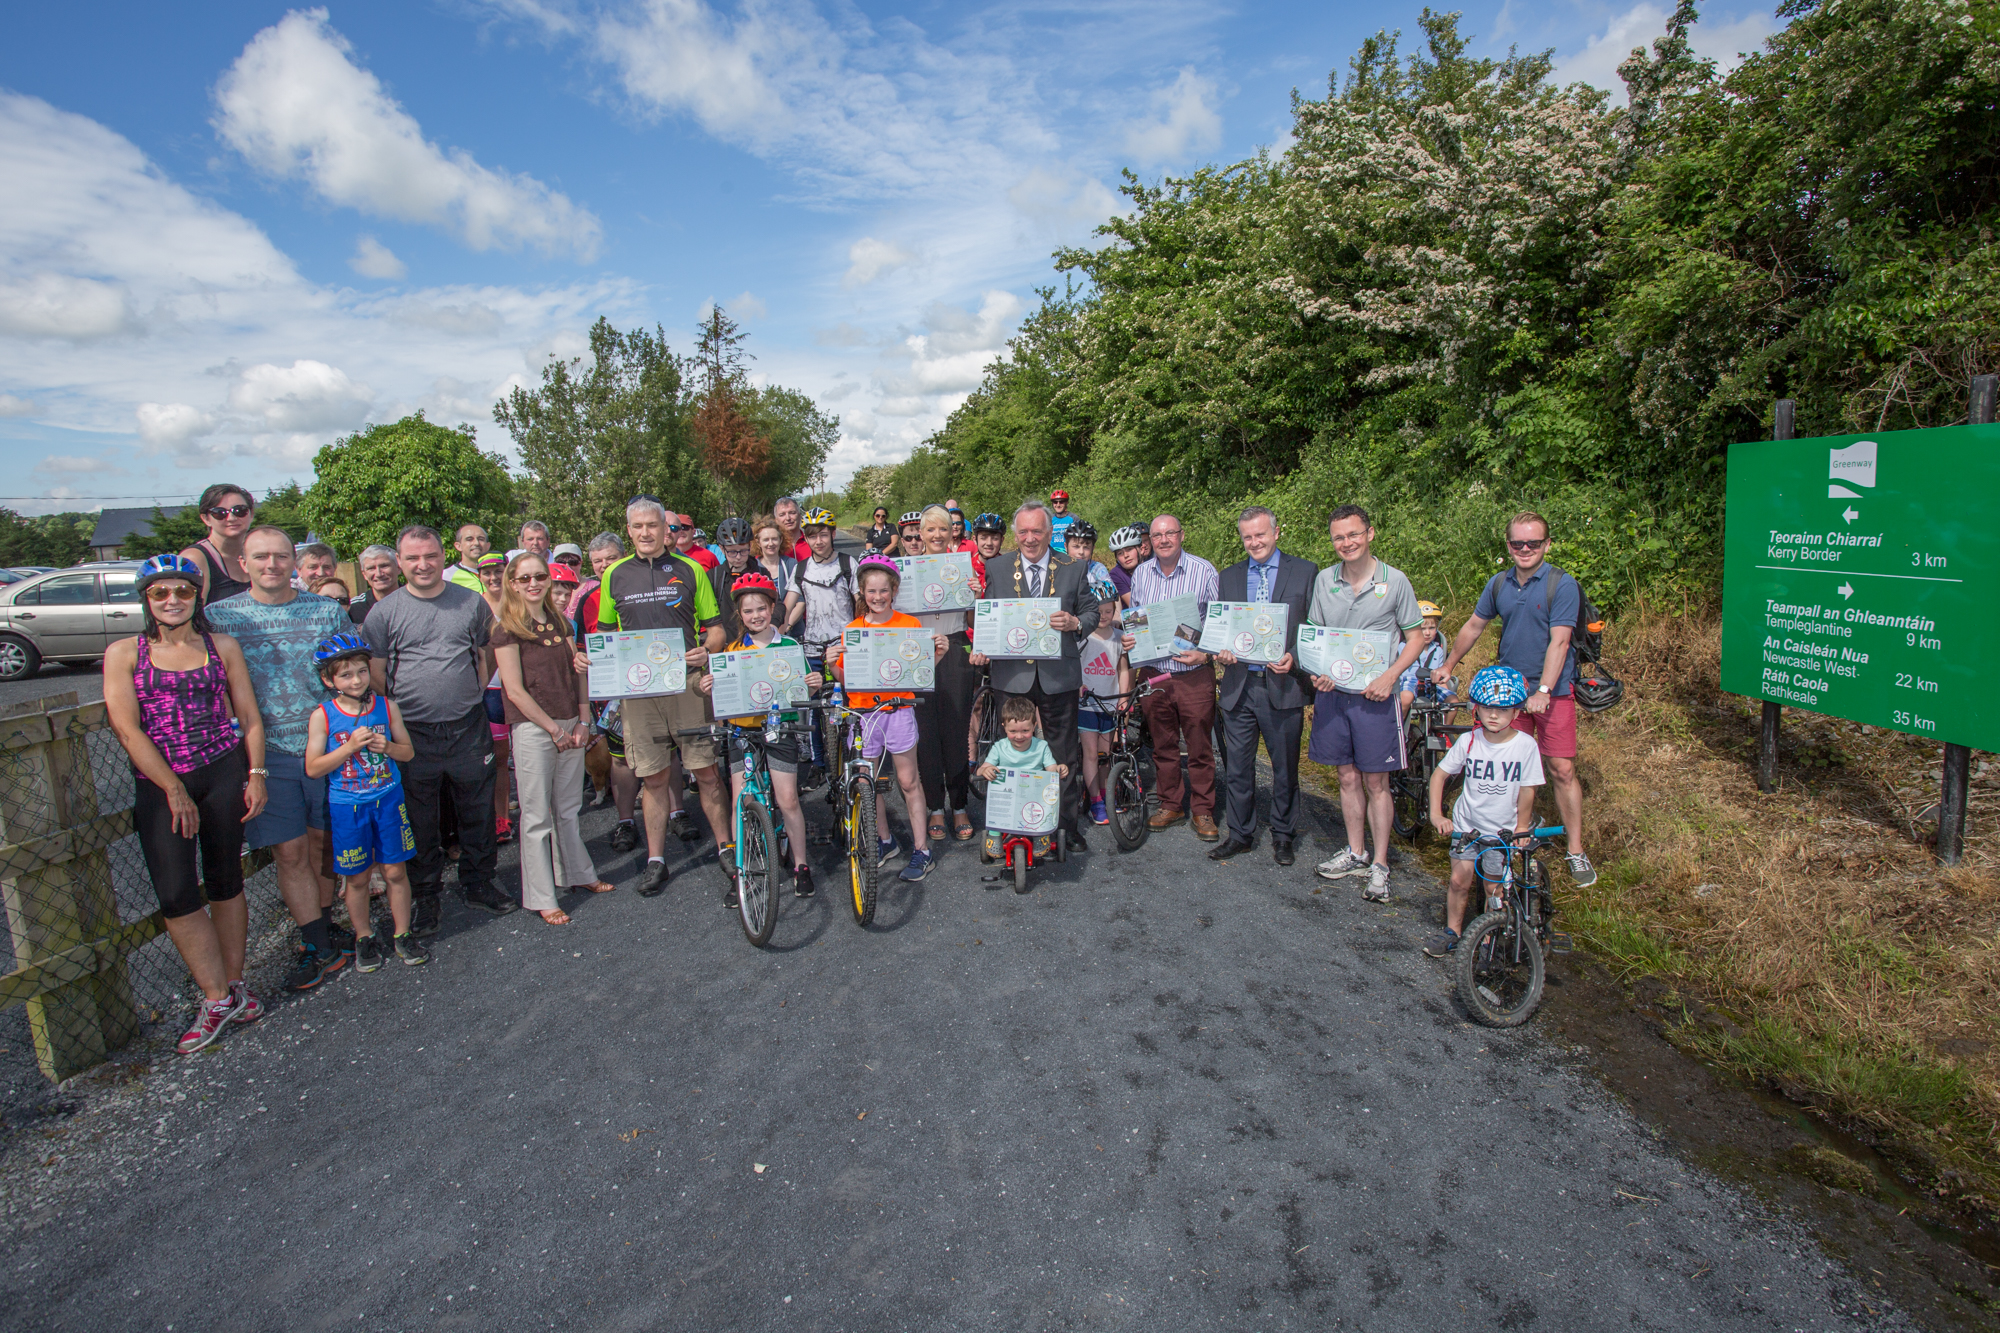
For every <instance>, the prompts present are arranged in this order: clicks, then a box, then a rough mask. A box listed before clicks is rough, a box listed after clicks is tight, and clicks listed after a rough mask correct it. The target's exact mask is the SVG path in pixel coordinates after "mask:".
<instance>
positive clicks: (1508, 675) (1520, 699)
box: [1471, 666, 1528, 708]
mask: <svg viewBox="0 0 2000 1333" xmlns="http://www.w3.org/2000/svg"><path fill="white" fill-rule="evenodd" d="M1471 693H1472V702H1474V703H1476V704H1485V705H1486V706H1487V707H1488V708H1519V707H1520V706H1521V705H1522V704H1524V703H1526V702H1528V682H1527V681H1526V680H1524V679H1522V677H1521V673H1520V672H1518V671H1516V670H1514V668H1513V667H1510V666H1490V667H1481V668H1479V674H1478V675H1476V676H1474V677H1473V678H1472V691H1471Z"/></svg>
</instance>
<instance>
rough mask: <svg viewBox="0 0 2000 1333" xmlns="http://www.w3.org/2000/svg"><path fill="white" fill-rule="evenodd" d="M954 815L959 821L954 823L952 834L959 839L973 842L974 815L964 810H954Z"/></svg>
mask: <svg viewBox="0 0 2000 1333" xmlns="http://www.w3.org/2000/svg"><path fill="white" fill-rule="evenodd" d="M952 816H953V818H954V819H955V820H956V821H957V823H956V824H955V825H954V827H953V829H952V834H951V836H952V837H954V838H956V839H958V840H959V841H960V842H971V841H972V816H971V815H969V814H967V813H966V812H965V811H963V810H954V811H952Z"/></svg>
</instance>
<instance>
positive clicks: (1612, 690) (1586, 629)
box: [1561, 570, 1625, 713]
mask: <svg viewBox="0 0 2000 1333" xmlns="http://www.w3.org/2000/svg"><path fill="white" fill-rule="evenodd" d="M1561 572H1562V573H1563V574H1564V576H1565V577H1567V578H1568V579H1569V581H1570V582H1571V583H1576V575H1574V574H1571V573H1569V572H1568V571H1567V570H1564V571H1561ZM1576 597H1577V608H1576V629H1575V631H1574V632H1573V633H1572V634H1571V635H1570V639H1569V641H1570V645H1571V646H1572V647H1573V648H1575V649H1576V676H1575V678H1574V679H1572V680H1571V681H1570V692H1571V694H1573V695H1574V696H1575V698H1576V704H1577V707H1579V708H1581V709H1583V711H1584V712H1586V713H1601V712H1603V711H1604V710H1605V709H1607V708H1609V707H1611V706H1612V705H1613V704H1615V703H1617V702H1618V701H1619V700H1620V699H1622V698H1624V697H1625V682H1623V681H1621V680H1619V679H1618V677H1616V676H1614V675H1612V674H1611V669H1610V668H1609V667H1607V666H1605V665H1604V613H1603V612H1602V611H1600V610H1598V609H1597V604H1596V603H1595V602H1593V601H1591V600H1590V594H1589V593H1587V592H1585V591H1584V590H1583V585H1582V584H1581V583H1576Z"/></svg>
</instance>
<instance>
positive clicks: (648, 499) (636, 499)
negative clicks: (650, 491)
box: [625, 495, 660, 508]
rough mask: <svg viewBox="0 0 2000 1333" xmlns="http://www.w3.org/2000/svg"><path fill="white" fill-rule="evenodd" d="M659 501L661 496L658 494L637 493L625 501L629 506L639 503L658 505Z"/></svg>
mask: <svg viewBox="0 0 2000 1333" xmlns="http://www.w3.org/2000/svg"><path fill="white" fill-rule="evenodd" d="M659 503H660V497H659V496H657V495H635V496H633V497H632V498H631V499H629V500H627V501H626V502H625V504H626V506H627V507H628V508H629V507H630V506H632V505H637V504H648V505H656V504H659Z"/></svg>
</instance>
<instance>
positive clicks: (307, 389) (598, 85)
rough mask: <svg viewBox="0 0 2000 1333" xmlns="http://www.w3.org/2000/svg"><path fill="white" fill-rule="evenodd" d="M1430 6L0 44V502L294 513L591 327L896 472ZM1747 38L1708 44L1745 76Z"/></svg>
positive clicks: (559, 10) (348, 31) (612, 13)
mask: <svg viewBox="0 0 2000 1333" xmlns="http://www.w3.org/2000/svg"><path fill="white" fill-rule="evenodd" d="M1669 7H1670V6H1668V5H1666V4H1662V3H1655V2H1654V0H1640V2H1639V3H1636V4H1631V3H1611V4H1600V3H1594V2H1593V0H1546V2H1545V3H1543V4H1540V5H1534V6H1527V5H1522V4H1518V3H1515V0H1505V3H1501V4H1493V3H1490V2H1486V0H1482V2H1480V3H1471V4H1468V5H1467V6H1466V9H1465V17H1464V20H1463V23H1462V30H1463V31H1465V32H1467V33H1470V34H1473V36H1474V49H1475V51H1479V52H1483V53H1492V54H1499V53H1502V52H1504V51H1505V49H1506V48H1507V47H1508V46H1509V45H1518V46H1520V47H1521V48H1522V49H1524V50H1539V49H1543V48H1553V49H1554V50H1555V52H1556V53H1557V57H1558V60H1559V63H1560V73H1561V75H1562V76H1563V77H1564V79H1565V81H1567V80H1568V79H1572V78H1575V79H1585V80H1588V81H1590V82H1593V83H1597V84H1599V85H1600V86H1606V87H1611V88H1613V89H1614V90H1617V89H1618V84H1617V80H1616V77H1615V75H1614V74H1613V70H1614V68H1615V66H1616V64H1617V62H1618V60H1619V59H1620V58H1621V57H1622V55H1623V53H1624V52H1625V51H1627V50H1629V49H1630V48H1631V47H1632V46H1634V45H1639V44H1643V43H1645V42H1647V41H1650V40H1651V39H1652V37H1654V36H1655V35H1657V34H1658V32H1659V31H1660V30H1661V28H1662V26H1663V24H1664V20H1665V15H1666V12H1667V9H1668V8H1669ZM1420 11H1421V5H1418V4H1405V3H1401V2H1400V0H1390V2H1388V3H1379V4H1372V5H1359V4H1351V3H1342V4H1331V5H1329V4H1324V3H1322V4H1269V5H1238V6H1227V5H1221V4H1209V3H1199V2H1198V0H1147V2H1146V3H1126V2H1125V0H1100V2H1099V3H1075V4H1068V5H1060V4H1048V5H1021V4H994V5H985V6H980V5H968V4H955V5H944V4H905V5H894V4H864V5H852V4H847V5H841V4H827V3H811V2H810V0H752V2H751V3H710V2H709V0H601V2H600V0H402V2H401V3H397V4H374V3H343V4H331V5H328V6H327V7H325V8H318V9H288V8H287V7H285V6H284V5H282V4H268V3H230V2H225V0H210V2H209V3H205V4H202V5H199V6H162V5H158V4H146V5H139V4H130V5H125V4H112V5H91V6H74V5H64V6H40V7H27V6H16V7H15V9H14V11H13V12H12V13H11V14H10V18H9V32H8V41H7V42H6V43H5V44H4V46H0V180H4V181H6V182H7V194H8V196H9V198H8V203H7V206H6V207H5V208H4V209H0V461H4V466H5V471H6V474H7V475H6V476H5V477H4V478H0V491H9V492H14V494H12V495H0V505H6V506H8V507H11V508H14V509H17V510H20V511H22V512H30V513H32V512H45V511H48V510H52V509H62V508H84V509H94V508H98V507H100V506H101V505H105V504H109V505H119V504H143V503H146V502H148V501H149V500H155V499H157V500H160V501H164V502H168V503H172V502H175V501H177V500H180V499H184V498H187V497H189V496H190V495H191V494H192V493H193V492H195V491H198V490H200V489H201V487H202V486H203V485H205V484H206V483H208V482H209V481H213V480H219V479H225V478H226V479H229V480H232V481H237V482H239V483H241V484H245V485H248V486H251V487H252V488H255V489H257V490H259V491H260V492H261V491H262V490H263V489H265V488H268V487H270V486H272V485H275V484H278V483H281V482H282V481H284V480H286V479H289V478H296V479H298V480H299V481H301V482H310V481H311V478H312V466H311V460H312V456H313V453H314V452H315V451H316V450H317V449H318V448H319V447H320V446H321V445H323V444H325V443H327V442H328V441H330V440H332V439H334V438H336V437H337V436H338V435H340V434H342V433H344V432H346V431H349V430H352V429H354V428H355V427H356V426H359V425H361V424H362V423H364V422H366V421H384V420H393V419H395V418H396V417H399V416H401V415H403V414H404V413H406V412H409V411H411V410H414V409H416V408H419V407H421V408H423V409H425V410H426V412H427V413H428V414H429V415H430V416H431V418H432V419H433V420H439V421H445V422H448V423H457V422H459V421H468V422H471V423H472V424H473V425H475V426H476V427H477V428H478V430H479V434H480V438H481V440H482V442H483V443H484V444H485V445H486V447H488V448H492V449H499V450H502V451H503V452H511V441H510V440H509V439H508V437H507V435H506V433H505V432H504V431H502V430H501V429H500V428H499V427H497V426H496V425H494V423H493V422H492V419H491V416H490V409H491V405H492V403H493V401H494V399H495V398H496V397H498V396H499V395H501V394H502V393H504V392H505V391H506V389H507V388H508V387H509V386H511V385H514V384H521V383H533V382H534V381H535V379H536V378H537V376H538V373H539V367H540V366H541V365H542V364H544V362H545V361H546V359H547V358H548V357H550V356H552V355H554V356H571V355H575V354H576V353H577V352H578V351H580V350H581V349H582V347H583V340H582V335H583V333H584V331H585V330H586V329H587V328H588V327H589V326H590V324H591V323H592V322H593V321H594V320H595V319H596V318H597V317H598V316H599V315H605V316H608V317H609V318H610V319H611V320H612V321H613V322H614V323H616V324H618V325H620V326H621V327H627V328H629V327H633V326H635V325H639V324H646V325H652V324H656V323H657V324H659V325H662V326H664V327H665V329H666V331H667V335H668V338H669V340H670V341H671V342H672V343H673V344H674V345H675V346H676V347H679V348H681V349H683V350H685V349H686V347H687V346H688V345H689V344H690V343H691V342H692V336H693V328H694V325H695V323H696V321H697V319H698V318H699V317H700V315H701V313H702V311H703V310H704V309H705V308H706V307H707V305H708V304H709V303H710V302H720V303H721V304H722V305H723V307H724V308H725V309H726V310H728V311H729V313H730V314H731V315H732V316H734V317H735V318H737V319H738V320H739V321H741V323H742V324H743V325H744V327H745V329H746V331H747V332H748V333H749V335H750V337H749V343H748V347H749V349H750V351H751V352H752V353H753V354H754V355H755V357H756V360H755V361H754V362H753V363H752V369H753V371H754V372H755V373H757V374H758V375H760V376H764V377H768V378H769V379H771V380H774V381H776V382H779V383H783V384H788V385H791V386H793V387H795V388H799V389H802V390H804V391H806V392H808V393H810V394H812V395H814V396H815V397H816V398H817V399H818V401H819V402H820V403H821V405H822V406H823V407H824V408H825V409H826V410H827V411H830V412H834V413H837V414H839V416H840V417H841V420H842V434H841V441H840V444H839V446H838V448H837V450H836V452H835V455H834V457H833V459H832V460H831V462H830V466H829V475H830V479H831V480H833V481H835V482H836V483H837V482H839V481H840V480H842V479H844V478H845V477H846V475H847V474H848V473H849V472H851V471H852V470H853V469H854V468H855V467H857V466H859V465H861V464H864V463H870V462H893V461H895V460H897V459H900V458H902V457H904V456H905V455H907V454H908V452H909V450H910V449H911V448H912V447H913V446H914V445H916V444H917V443H919V442H921V441H922V440H923V439H924V438H925V437H926V436H927V435H929V434H930V433H931V432H932V431H934V430H935V429H936V428H937V427H938V425H939V424H941V422H942V421H943V419H944V417H945V415H946V414H947V413H948V412H949V411H950V410H951V408H952V407H954V406H956V405H957V403H959V402H960V401H962V400H963V398H964V395H965V393H966V392H967V391H968V390H969V389H971V388H972V387H973V386H974V385H976V384H977V382H978V378H979V372H980V369H981V367H983V366H984V365H985V364H986V363H987V362H989V361H991V360H992V359H993V357H994V356H995V355H996V354H998V353H999V352H1000V350H1001V349H1002V348H1003V347H1004V344H1005V341H1006V338H1007V337H1008V335H1009V334H1010V333H1011V332H1012V330H1013V328H1014V327H1015V325H1016V324H1017V323H1018V321H1019V319H1020V318H1021V316H1022V315H1023V314H1024V313H1025V312H1026V311H1027V310H1028V309H1029V308H1030V307H1031V305H1032V303H1033V302H1034V300H1035V297H1034V288H1035V287H1036V286H1038V285H1045V284H1046V283H1048V282H1049V281H1050V280H1051V279H1052V276H1053V271H1052V268H1051V264H1050V259H1049V254H1050V251H1051V250H1053V249H1054V248H1055V247H1056V246H1058V245H1063V244H1078V243H1082V242H1086V241H1088V240H1089V238H1090V233H1091V229H1092V228H1093V227H1094V226H1096V225H1097V224H1098V223H1099V222H1101V221H1102V220H1103V219H1104V218H1105V217H1106V216H1107V215H1108V214H1109V213H1110V212H1112V211H1113V210H1115V209H1116V208H1117V207H1118V205H1119V203H1120V200H1119V199H1118V197H1117V195H1116V193H1115V189H1116V185H1117V182H1118V179H1119V176H1118V173H1119V171H1120V169H1121V168H1128V167H1129V168H1130V169H1132V170H1133V171H1135V172H1137V173H1138V174H1140V175H1141V176H1142V177H1145V178H1148V179H1156V178H1158V177H1159V176H1160V175H1162V174H1169V173H1179V172H1185V171H1187V170H1190V169H1192V168H1193V167H1196V166H1198V165H1201V164H1202V163H1206V162H1228V161H1234V160H1237V159H1240V158H1242V157H1245V156H1248V155H1249V154H1251V153H1253V152H1255V151H1256V149H1257V148H1258V147H1260V146H1265V145H1274V144H1278V143H1281V142H1282V139H1283V136H1284V134H1285V130H1286V127H1287V124H1288V122H1289V113H1288V106H1289V100H1290V96H1291V92H1292V90H1293V89H1294V88H1297V89H1299V90H1301V91H1302V92H1304V93H1306V94H1307V95H1310V96H1319V95H1322V94H1323V93H1324V90H1325V87H1326V81H1327V75H1328V73H1329V72H1330V71H1332V70H1335V69H1339V70H1342V71H1343V72H1344V70H1345V68H1346V63H1347V60H1348V58H1349V57H1350V56H1351V55H1352V53H1353V51H1354V49H1355V47H1356V46H1357V45H1358V44H1359V43H1360V41H1361V40H1362V39H1363V38H1364V37H1366V36H1367V35H1368V34H1369V33H1371V32H1373V31H1375V30H1377V29H1379V28H1388V29H1396V28H1401V29H1403V30H1404V32H1405V34H1406V39H1405V40H1406V46H1407V44H1408V41H1409V34H1414V33H1415V32H1416V31H1417V28H1416V20H1417V16H1418V14H1419V13H1420ZM1773 26H1774V21H1773V19H1772V18H1771V17H1770V13H1769V11H1768V10H1765V9H1761V8H1758V7H1755V6H1754V5H1746V6H1740V7H1738V8H1736V9H1727V8H1724V7H1723V6H1721V5H1717V6H1713V7H1711V10H1710V12H1709V13H1708V15H1707V16H1706V17H1705V18H1704V21H1703V23H1702V25H1701V29H1700V30H1699V31H1698V34H1697V43H1696V44H1697V47H1698V48H1699V49H1701V50H1702V51H1703V53H1704V54H1708V55H1711V56H1714V57H1716V58H1718V59H1720V60H1722V61H1724V62H1725V63H1733V58H1734V55H1735V53H1736V52H1738V51H1741V50H1745V49H1753V48H1754V47H1755V46H1756V45H1757V44H1758V43H1759V42H1760V41H1761V39H1762V38H1763V36H1764V35H1766V34H1767V33H1768V32H1770V31H1771V30H1772V28H1773Z"/></svg>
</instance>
